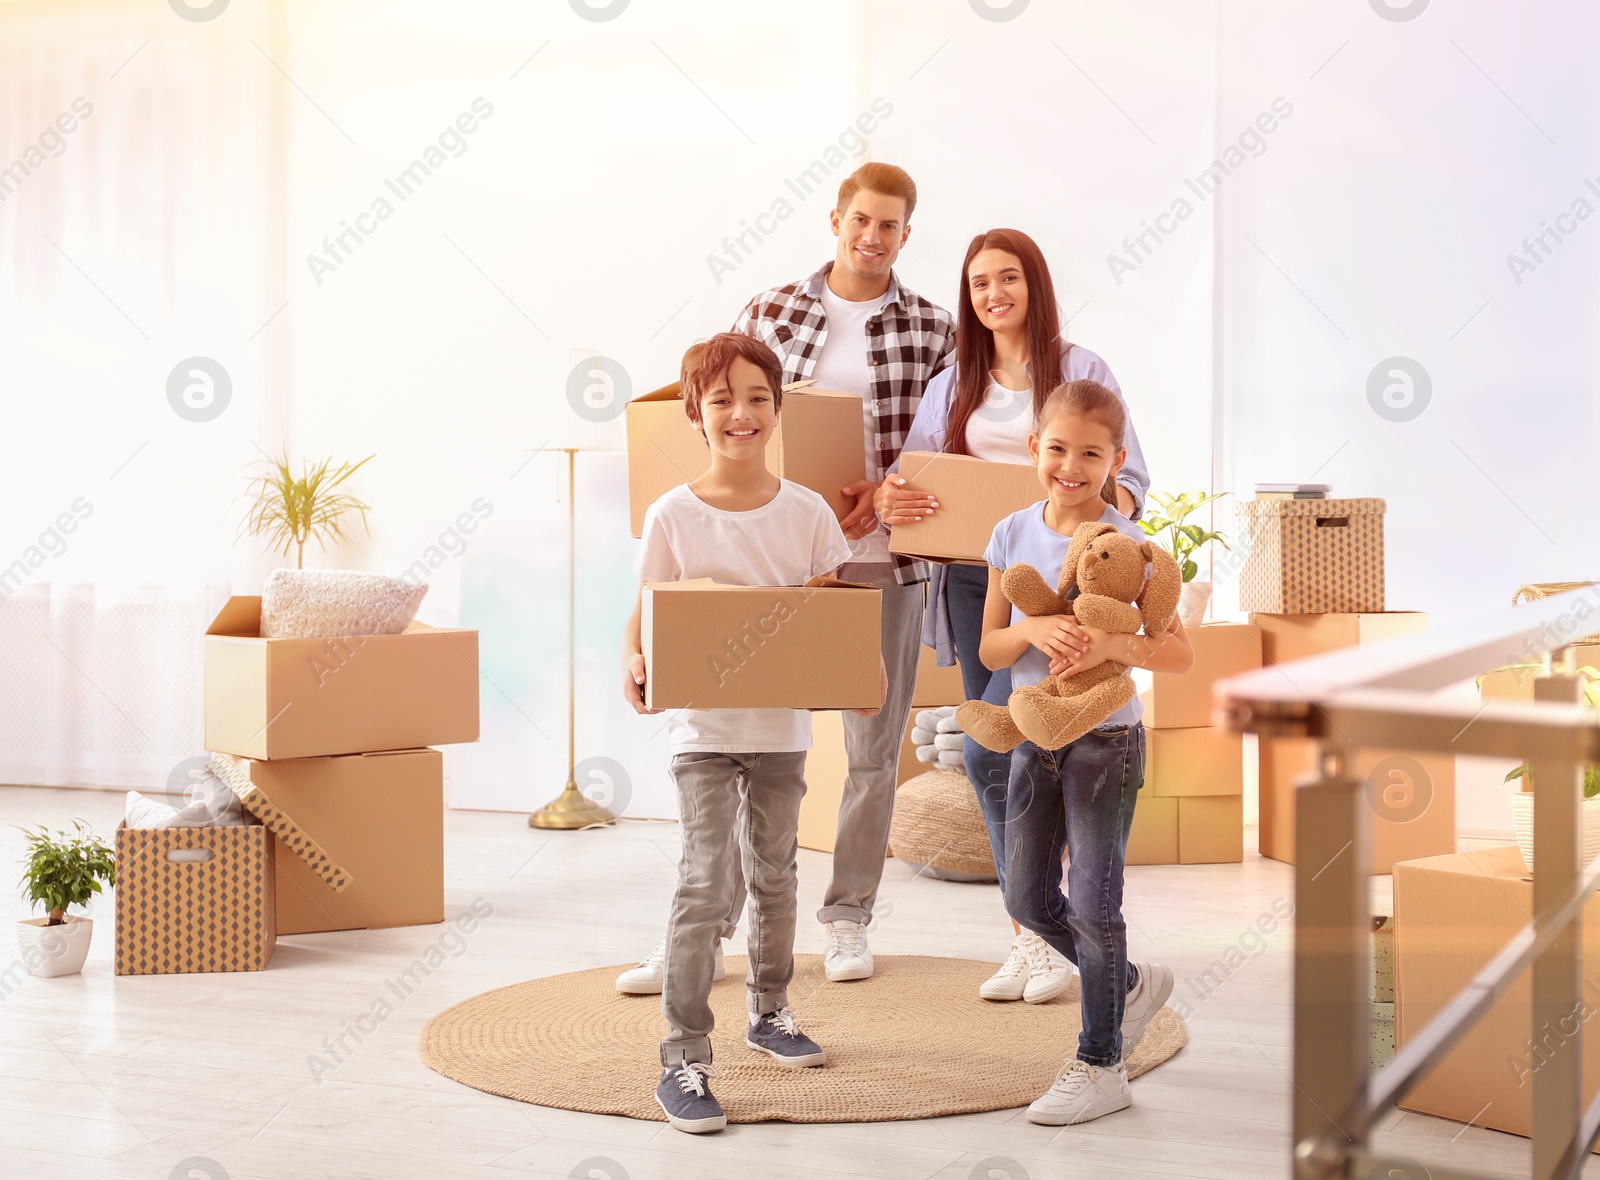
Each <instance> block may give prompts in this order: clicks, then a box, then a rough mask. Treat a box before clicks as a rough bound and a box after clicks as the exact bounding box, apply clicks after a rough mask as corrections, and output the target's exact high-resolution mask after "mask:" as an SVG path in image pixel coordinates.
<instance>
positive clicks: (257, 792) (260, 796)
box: [206, 754, 351, 893]
mask: <svg viewBox="0 0 1600 1180" xmlns="http://www.w3.org/2000/svg"><path fill="white" fill-rule="evenodd" d="M247 761H248V759H244V758H235V757H234V756H233V755H231V754H212V755H211V757H210V758H209V759H208V760H207V762H206V769H208V770H209V771H211V773H212V774H214V775H216V776H217V778H218V779H220V780H221V781H222V782H223V783H225V784H227V787H228V789H229V790H230V791H232V792H233V793H234V794H235V795H237V796H239V801H240V802H241V803H243V804H244V805H245V809H246V810H247V811H249V812H250V814H251V815H254V816H256V817H257V818H258V819H260V820H261V822H262V823H263V824H265V825H266V826H267V827H269V828H271V829H272V834H273V835H274V836H276V837H277V838H278V839H279V840H281V841H282V842H283V844H284V846H285V847H287V848H288V849H289V850H290V851H291V852H293V853H294V854H295V855H296V856H298V857H299V858H300V859H301V860H303V861H305V862H306V864H307V865H308V866H309V867H310V869H311V871H312V872H313V873H315V874H316V875H317V876H318V877H321V878H322V880H324V881H325V882H327V884H328V885H329V887H330V888H332V889H333V891H334V892H335V893H338V892H342V891H343V890H344V889H345V888H346V887H348V886H349V884H350V880H351V877H350V874H349V873H348V872H346V871H345V870H344V868H343V867H342V866H341V865H339V864H338V863H337V862H336V861H334V859H333V858H332V857H330V856H329V855H328V854H327V853H326V852H325V851H323V849H322V846H321V845H320V844H318V843H317V842H316V841H315V840H313V839H312V838H311V837H310V836H309V835H307V834H306V833H305V832H304V831H303V830H301V828H300V826H299V825H298V824H296V823H295V822H294V820H293V819H292V818H291V817H290V816H289V814H288V813H287V812H286V811H284V810H283V808H281V807H279V806H278V805H277V804H276V803H274V802H273V801H272V800H271V799H269V798H268V797H267V793H266V792H265V791H263V790H262V789H261V788H260V787H259V786H258V785H257V784H256V783H254V782H253V781H251V778H250V772H249V771H248V770H247V769H245V763H246V762H247Z"/></svg>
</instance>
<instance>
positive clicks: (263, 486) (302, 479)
mask: <svg viewBox="0 0 1600 1180" xmlns="http://www.w3.org/2000/svg"><path fill="white" fill-rule="evenodd" d="M372 457H373V456H371V455H368V456H367V457H366V459H362V460H361V461H360V462H359V463H339V464H337V465H336V464H335V463H334V461H333V460H332V459H323V460H321V461H319V462H317V463H316V464H313V463H312V462H311V461H310V460H303V461H302V462H301V464H300V474H299V475H296V474H295V473H294V469H293V468H291V467H290V466H289V457H288V455H287V454H285V455H283V456H282V457H280V458H277V459H265V460H262V461H261V462H260V463H258V464H256V467H257V472H256V474H255V475H254V476H252V477H251V480H250V485H249V488H248V490H247V492H246V495H247V497H248V499H249V501H250V503H249V507H248V508H247V509H246V511H245V517H244V520H243V521H242V522H240V525H239V535H240V536H251V537H260V538H261V539H263V540H264V541H266V542H267V544H268V545H270V546H272V547H273V548H274V549H276V548H278V547H279V546H280V545H281V546H282V547H283V554H284V556H285V557H287V556H288V555H289V552H290V550H293V551H294V565H295V568H296V569H304V568H305V554H306V542H307V541H315V542H316V543H317V544H320V545H326V544H327V543H328V542H329V541H345V540H347V539H348V538H346V536H345V533H344V523H345V518H346V516H347V514H348V513H351V512H355V513H357V514H358V515H359V516H360V517H361V525H362V527H363V528H367V529H368V532H369V533H370V532H371V529H370V528H369V527H368V525H367V513H368V511H370V506H369V505H367V504H364V503H362V501H360V500H358V499H357V498H356V497H355V496H352V495H351V494H350V493H348V492H341V491H339V490H338V489H339V487H340V485H341V484H343V483H344V481H345V480H347V479H349V478H350V477H351V476H352V475H354V474H355V473H356V472H357V471H360V470H361V468H362V466H363V465H364V464H365V463H367V461H368V460H370V459H371V458H372Z"/></svg>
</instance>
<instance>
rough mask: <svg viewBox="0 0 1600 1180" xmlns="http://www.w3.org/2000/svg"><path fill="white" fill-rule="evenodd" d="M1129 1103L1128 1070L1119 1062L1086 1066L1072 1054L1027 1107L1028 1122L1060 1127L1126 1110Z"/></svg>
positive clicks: (1130, 1099) (1131, 1098)
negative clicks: (1048, 1085)
mask: <svg viewBox="0 0 1600 1180" xmlns="http://www.w3.org/2000/svg"><path fill="white" fill-rule="evenodd" d="M1131 1105H1133V1095H1132V1094H1131V1093H1129V1091H1128V1071H1127V1070H1126V1069H1125V1068H1124V1067H1123V1064H1122V1062H1120V1061H1119V1062H1117V1063H1116V1064H1115V1065H1090V1064H1089V1063H1088V1062H1086V1061H1079V1060H1078V1059H1077V1058H1076V1057H1074V1058H1073V1059H1072V1060H1071V1061H1069V1062H1067V1063H1066V1065H1064V1066H1062V1067H1061V1072H1060V1073H1058V1074H1057V1075H1056V1080H1055V1081H1054V1082H1053V1083H1052V1084H1051V1086H1050V1088H1049V1089H1048V1090H1046V1091H1045V1092H1044V1093H1043V1094H1041V1095H1039V1097H1038V1098H1036V1099H1034V1102H1033V1105H1032V1106H1030V1107H1028V1121H1029V1122H1030V1123H1043V1124H1044V1125H1045V1126H1047V1127H1064V1126H1068V1125H1070V1124H1073V1123H1087V1122H1088V1121H1089V1120H1090V1119H1097V1118H1099V1117H1100V1116H1101V1115H1106V1114H1112V1113H1114V1112H1116V1111H1119V1110H1127V1109H1128V1107H1129V1106H1131Z"/></svg>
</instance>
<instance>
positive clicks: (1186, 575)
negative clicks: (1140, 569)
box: [1139, 492, 1228, 627]
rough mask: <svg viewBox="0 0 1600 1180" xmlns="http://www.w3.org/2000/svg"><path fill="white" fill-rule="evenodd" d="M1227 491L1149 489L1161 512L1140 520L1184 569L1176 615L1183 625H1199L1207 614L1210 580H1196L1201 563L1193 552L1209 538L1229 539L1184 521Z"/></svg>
mask: <svg viewBox="0 0 1600 1180" xmlns="http://www.w3.org/2000/svg"><path fill="white" fill-rule="evenodd" d="M1226 495H1228V493H1227V492H1218V493H1216V494H1215V495H1212V494H1211V493H1210V492H1182V493H1180V494H1178V495H1176V496H1163V495H1161V494H1160V493H1159V492H1152V493H1150V499H1152V500H1154V501H1155V502H1156V505H1157V507H1159V508H1160V509H1161V513H1162V514H1161V515H1160V516H1146V517H1145V518H1144V519H1143V520H1141V521H1140V522H1139V527H1140V528H1142V529H1143V530H1144V531H1145V535H1146V536H1148V537H1150V538H1151V539H1152V540H1155V541H1158V542H1159V543H1160V544H1161V545H1162V546H1163V547H1164V548H1165V549H1166V550H1167V552H1168V553H1170V554H1172V557H1173V560H1174V561H1176V562H1177V563H1178V568H1179V569H1180V570H1181V571H1182V572H1183V592H1182V595H1181V596H1180V597H1179V599H1178V617H1179V618H1181V619H1182V620H1183V625H1184V626H1185V627H1198V626H1199V625H1200V624H1201V622H1202V621H1203V620H1204V619H1205V617H1206V606H1207V605H1208V604H1209V603H1210V602H1211V583H1210V582H1197V581H1195V575H1196V574H1198V573H1199V572H1200V563H1199V562H1197V561H1195V559H1194V555H1195V553H1197V552H1198V551H1199V550H1200V548H1201V546H1203V545H1206V544H1209V543H1210V542H1212V541H1215V542H1216V543H1217V544H1219V545H1221V546H1222V547H1223V548H1224V549H1226V548H1228V541H1227V538H1226V537H1224V536H1223V535H1222V534H1221V533H1213V532H1208V531H1206V530H1205V529H1203V528H1201V527H1200V526H1199V525H1197V524H1185V523H1184V521H1185V520H1186V519H1187V518H1188V516H1189V514H1190V513H1192V512H1193V511H1194V510H1195V509H1196V508H1201V507H1203V506H1205V505H1206V504H1209V503H1211V502H1212V501H1213V500H1220V499H1222V497H1223V496H1226Z"/></svg>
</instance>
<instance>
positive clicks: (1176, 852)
mask: <svg viewBox="0 0 1600 1180" xmlns="http://www.w3.org/2000/svg"><path fill="white" fill-rule="evenodd" d="M1188 634H1189V641H1190V643H1191V644H1193V646H1194V667H1192V668H1191V669H1190V670H1189V671H1188V672H1186V673H1184V674H1182V675H1176V674H1170V673H1163V672H1157V673H1155V674H1154V675H1153V676H1152V678H1151V679H1152V683H1151V686H1150V688H1149V689H1147V690H1146V691H1145V692H1144V693H1142V694H1141V696H1140V699H1141V700H1142V701H1143V702H1144V726H1145V765H1144V789H1143V790H1142V791H1140V792H1139V804H1138V806H1137V807H1136V808H1134V812H1133V830H1132V832H1131V833H1130V834H1129V836H1128V853H1127V861H1128V863H1129V864H1132V865H1137V864H1211V863H1217V862H1227V861H1239V860H1243V859H1244V738H1243V736H1242V735H1241V734H1237V733H1229V732H1228V731H1227V730H1224V729H1218V728H1216V727H1215V726H1213V725H1212V724H1211V687H1212V685H1214V684H1215V683H1216V682H1217V681H1218V680H1222V679H1225V678H1227V677H1229V676H1236V675H1238V674H1239V673H1241V672H1248V671H1250V670H1251V669H1253V668H1259V667H1260V666H1261V633H1260V631H1259V630H1258V629H1257V628H1256V627H1255V626H1254V625H1252V624H1250V623H1207V624H1205V625H1203V626H1200V627H1191V628H1189V632H1188Z"/></svg>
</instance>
